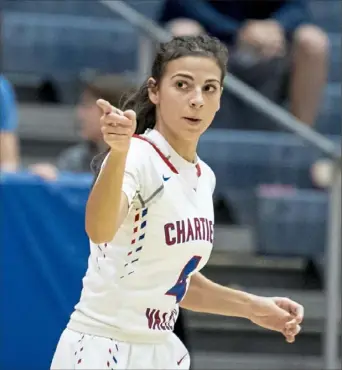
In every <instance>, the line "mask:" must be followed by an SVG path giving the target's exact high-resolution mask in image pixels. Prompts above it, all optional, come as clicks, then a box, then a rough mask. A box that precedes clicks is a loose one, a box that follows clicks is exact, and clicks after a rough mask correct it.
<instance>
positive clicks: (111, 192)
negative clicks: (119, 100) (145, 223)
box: [86, 100, 136, 244]
mask: <svg viewBox="0 0 342 370" xmlns="http://www.w3.org/2000/svg"><path fill="white" fill-rule="evenodd" d="M98 105H99V107H100V108H101V109H102V110H103V116H102V118H101V124H102V132H103V136H104V140H105V141H106V143H107V144H108V145H109V146H110V148H111V150H110V152H109V154H108V156H107V158H106V160H105V163H104V165H103V167H102V169H101V172H100V174H99V177H98V179H97V181H96V183H95V184H94V187H93V189H92V191H91V193H90V195H89V199H88V202H87V207H86V232H87V234H88V236H89V239H90V240H91V241H92V242H94V243H98V244H102V243H106V242H109V241H111V240H112V239H113V238H114V236H115V233H116V231H117V230H118V228H119V227H120V225H121V223H122V222H123V220H124V218H125V217H126V215H127V212H128V198H127V196H126V194H125V193H124V192H123V191H122V184H123V177H124V172H125V166H126V159H127V154H128V149H129V145H130V140H131V137H132V135H133V133H134V131H135V127H136V122H135V113H134V112H133V111H126V112H124V113H123V112H119V111H117V113H115V112H116V110H115V108H114V107H112V106H111V105H110V104H109V103H108V102H105V101H103V100H100V101H99V102H98Z"/></svg>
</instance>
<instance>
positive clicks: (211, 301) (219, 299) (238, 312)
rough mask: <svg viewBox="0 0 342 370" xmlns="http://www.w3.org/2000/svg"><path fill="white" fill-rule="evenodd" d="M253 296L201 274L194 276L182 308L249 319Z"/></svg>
mask: <svg viewBox="0 0 342 370" xmlns="http://www.w3.org/2000/svg"><path fill="white" fill-rule="evenodd" d="M252 297H253V296H252V294H248V293H245V292H242V291H239V290H235V289H230V288H227V287H224V286H222V285H219V284H216V283H214V282H212V281H210V280H209V279H207V278H206V277H204V276H203V275H202V274H201V273H199V272H197V273H196V274H194V275H193V276H192V277H191V279H190V283H189V288H188V291H187V293H186V295H185V297H184V299H183V300H182V302H181V304H180V306H181V307H182V308H185V309H187V310H191V311H196V312H202V313H211V314H217V315H224V316H234V317H241V318H249V314H250V307H251V304H252Z"/></svg>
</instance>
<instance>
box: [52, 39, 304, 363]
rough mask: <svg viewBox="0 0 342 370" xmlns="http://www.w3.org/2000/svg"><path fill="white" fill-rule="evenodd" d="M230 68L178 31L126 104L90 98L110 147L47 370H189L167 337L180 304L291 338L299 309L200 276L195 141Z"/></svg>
mask: <svg viewBox="0 0 342 370" xmlns="http://www.w3.org/2000/svg"><path fill="white" fill-rule="evenodd" d="M226 63H227V50H226V49H225V47H224V46H223V45H222V44H221V43H220V42H219V41H218V40H217V39H215V38H211V37H209V36H199V37H178V38H174V39H173V40H172V41H170V42H168V43H165V44H162V45H161V46H160V49H159V50H158V52H157V54H156V58H155V61H154V64H153V67H152V74H151V78H149V79H148V81H147V82H146V83H145V84H143V86H142V87H141V89H140V90H139V91H138V92H137V93H135V94H134V95H133V96H131V97H130V98H129V99H128V100H127V101H126V103H125V104H124V105H123V107H122V109H123V110H124V111H122V110H119V109H117V108H114V107H113V106H111V105H110V103H108V102H107V101H104V100H99V101H98V105H99V107H101V108H102V110H103V116H102V118H101V125H102V133H103V136H104V140H105V142H106V143H107V144H108V146H109V147H110V150H109V151H108V153H107V155H106V157H105V160H104V161H103V163H102V166H101V171H100V174H99V176H98V178H97V181H96V183H95V185H94V187H93V189H92V191H91V194H90V196H89V200H88V204H87V210H86V231H87V233H88V235H89V238H90V248H91V255H90V258H89V268H88V271H87V274H86V276H85V278H84V280H83V291H82V295H81V299H80V302H79V303H78V304H77V306H76V308H75V311H74V312H73V314H72V316H71V319H70V322H69V324H68V326H67V329H66V330H65V331H64V332H63V334H62V337H61V339H60V341H59V344H58V347H57V350H56V353H55V356H54V359H53V362H52V365H51V368H52V369H95V368H96V369H107V368H109V369H176V368H180V369H188V368H189V366H190V359H189V355H188V352H187V350H186V348H185V346H184V345H183V344H182V343H181V341H180V340H179V339H178V338H177V337H176V336H175V335H174V334H173V333H172V331H173V327H174V323H175V321H176V318H177V315H178V310H179V306H181V307H183V308H185V309H189V310H193V311H198V312H205V313H212V314H219V315H225V316H235V317H242V318H247V319H249V320H251V321H252V322H254V323H255V324H257V325H260V326H262V327H264V328H267V329H271V330H275V331H278V332H281V333H282V334H283V335H284V336H285V338H286V340H287V341H288V342H293V341H294V339H295V336H296V335H297V334H298V333H299V330H300V326H299V324H300V323H301V321H302V319H303V307H302V306H301V305H299V304H297V303H295V302H293V301H291V300H289V299H287V298H268V297H259V296H254V295H251V294H248V293H245V292H242V291H237V290H233V289H229V288H226V287H223V286H220V285H217V284H215V283H213V282H211V281H209V280H208V279H206V278H205V277H204V276H203V275H202V274H201V273H200V272H199V271H200V270H201V268H202V267H203V266H204V265H205V264H206V262H207V261H208V259H209V256H210V253H211V250H212V242H213V225H214V212H213V203H212V192H213V190H214V186H215V176H214V174H213V172H212V171H211V169H210V168H209V167H208V166H207V165H206V164H205V163H204V162H202V161H201V160H200V159H199V158H198V157H197V155H196V147H197V143H198V140H199V138H200V136H201V134H202V133H203V132H204V131H205V130H206V129H207V128H208V127H209V126H210V124H211V122H212V120H213V118H214V116H215V113H216V112H217V111H218V109H219V108H220V96H221V92H222V81H223V78H224V75H225V70H226ZM134 133H136V134H138V135H134ZM227 242H229V241H227Z"/></svg>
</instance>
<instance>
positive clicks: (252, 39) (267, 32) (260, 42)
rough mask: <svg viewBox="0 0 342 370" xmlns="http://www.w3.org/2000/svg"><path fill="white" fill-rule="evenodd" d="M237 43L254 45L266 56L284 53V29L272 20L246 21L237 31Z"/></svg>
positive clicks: (270, 56)
mask: <svg viewBox="0 0 342 370" xmlns="http://www.w3.org/2000/svg"><path fill="white" fill-rule="evenodd" d="M238 43H239V44H240V45H249V46H253V47H255V49H256V50H257V51H259V52H260V53H261V54H262V55H263V56H265V57H266V58H272V57H275V56H283V55H284V53H285V37H284V30H283V28H282V27H281V25H280V24H279V23H277V22H275V21H273V20H262V21H248V22H247V23H246V24H245V26H243V27H242V28H241V29H240V31H239V34H238Z"/></svg>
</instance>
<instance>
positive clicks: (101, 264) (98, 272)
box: [68, 130, 215, 342]
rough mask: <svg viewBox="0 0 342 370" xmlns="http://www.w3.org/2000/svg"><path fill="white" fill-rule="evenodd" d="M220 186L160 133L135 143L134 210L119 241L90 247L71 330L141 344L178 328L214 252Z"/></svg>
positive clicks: (130, 172) (130, 184)
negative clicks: (192, 283)
mask: <svg viewBox="0 0 342 370" xmlns="http://www.w3.org/2000/svg"><path fill="white" fill-rule="evenodd" d="M214 186H215V176H214V174H213V172H212V171H211V169H210V168H209V167H208V166H207V165H206V164H205V163H204V162H202V161H201V160H199V159H198V161H197V163H196V164H192V163H189V162H187V161H185V160H184V159H183V158H181V157H180V156H179V155H178V154H177V153H176V152H175V151H174V150H173V149H172V148H171V146H170V145H169V144H168V143H167V142H166V140H165V139H164V138H163V136H161V134H159V133H158V132H157V131H155V130H151V131H149V132H147V133H146V134H145V135H142V136H140V137H134V138H132V141H131V146H130V149H129V153H128V157H127V162H126V170H125V175H124V181H123V189H122V190H123V191H124V192H125V194H126V195H127V197H128V200H129V204H130V208H129V213H128V215H127V217H126V219H125V221H124V222H123V224H122V226H121V227H120V229H119V230H118V232H117V233H116V235H115V238H114V239H113V240H112V241H111V242H109V243H107V244H101V245H97V244H94V243H92V242H91V243H90V248H91V255H90V257H89V266H88V271H87V274H86V276H85V278H84V279H83V290H82V295H81V299H80V302H79V303H78V304H77V305H76V307H75V311H74V313H73V314H72V316H71V320H70V322H69V324H68V327H69V328H70V329H73V330H76V331H81V332H85V333H88V334H93V335H99V336H105V337H111V338H116V339H118V340H128V341H135V342H158V341H160V339H162V338H164V337H165V335H166V334H167V333H168V332H170V331H172V330H173V327H174V324H175V321H176V319H177V315H178V305H179V303H180V302H181V300H182V299H183V297H184V295H185V293H186V290H187V287H188V284H189V280H190V278H191V276H192V275H193V274H194V273H195V272H197V271H199V270H200V269H201V268H202V267H203V266H204V265H205V264H206V262H207V261H208V259H209V256H210V253H211V250H212V242H213V224H214V212H213V202H212V193H213V190H214ZM113 226H114V225H113Z"/></svg>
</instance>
